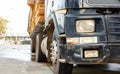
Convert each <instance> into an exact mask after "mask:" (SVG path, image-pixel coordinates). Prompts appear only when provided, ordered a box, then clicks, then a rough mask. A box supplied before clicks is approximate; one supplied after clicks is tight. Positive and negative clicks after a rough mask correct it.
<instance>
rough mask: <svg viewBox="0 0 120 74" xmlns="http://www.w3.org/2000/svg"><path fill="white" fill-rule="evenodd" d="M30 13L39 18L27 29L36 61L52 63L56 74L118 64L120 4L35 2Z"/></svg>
mask: <svg viewBox="0 0 120 74" xmlns="http://www.w3.org/2000/svg"><path fill="white" fill-rule="evenodd" d="M36 1H42V2H41V3H42V4H43V6H42V10H41V7H40V6H41V5H40V4H39V3H38V5H37V3H36ZM35 6H36V7H38V9H37V8H34V7H35ZM35 11H36V12H35ZM37 11H38V12H37ZM41 12H43V13H42V16H41V15H40V13H41ZM30 13H32V16H33V15H35V14H36V17H31V18H30V19H32V20H34V22H35V21H36V20H37V17H38V20H37V21H36V23H34V27H33V25H32V24H30V23H29V28H28V32H29V33H30V37H31V39H32V40H33V47H32V48H33V49H34V50H35V51H36V59H37V61H40V62H41V61H48V62H52V64H53V67H54V71H55V74H71V73H72V67H73V64H106V63H120V0H35V3H34V6H33V7H31V12H30ZM38 14H39V16H38ZM30 16H31V15H30ZM40 18H43V19H44V21H43V20H42V21H41V20H40ZM30 22H33V21H30ZM30 29H32V30H30Z"/></svg>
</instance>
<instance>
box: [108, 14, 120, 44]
mask: <svg viewBox="0 0 120 74" xmlns="http://www.w3.org/2000/svg"><path fill="white" fill-rule="evenodd" d="M107 28H108V30H107V31H108V41H109V42H120V16H119V15H118V16H108V18H107Z"/></svg>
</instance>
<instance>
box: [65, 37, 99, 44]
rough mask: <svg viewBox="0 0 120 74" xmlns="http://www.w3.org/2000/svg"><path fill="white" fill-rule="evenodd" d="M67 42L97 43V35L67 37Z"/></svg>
mask: <svg viewBox="0 0 120 74" xmlns="http://www.w3.org/2000/svg"><path fill="white" fill-rule="evenodd" d="M66 40H67V44H87V43H97V37H77V38H67V39H66Z"/></svg>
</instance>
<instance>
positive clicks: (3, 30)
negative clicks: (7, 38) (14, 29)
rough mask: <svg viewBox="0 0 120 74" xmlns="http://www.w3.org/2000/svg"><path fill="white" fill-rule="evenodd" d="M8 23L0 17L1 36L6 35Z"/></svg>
mask: <svg viewBox="0 0 120 74" xmlns="http://www.w3.org/2000/svg"><path fill="white" fill-rule="evenodd" d="M7 23H8V20H7V19H3V18H2V17H0V35H3V34H5V33H6V29H7Z"/></svg>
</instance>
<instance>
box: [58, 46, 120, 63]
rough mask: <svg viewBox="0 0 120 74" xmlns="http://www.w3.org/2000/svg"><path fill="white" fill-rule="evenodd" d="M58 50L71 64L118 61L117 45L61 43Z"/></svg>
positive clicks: (118, 50) (119, 47)
mask: <svg viewBox="0 0 120 74" xmlns="http://www.w3.org/2000/svg"><path fill="white" fill-rule="evenodd" d="M60 50H61V55H62V56H63V58H64V59H65V62H67V63H71V64H104V63H120V46H119V45H112V44H109V45H108V44H87V45H62V46H60Z"/></svg>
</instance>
